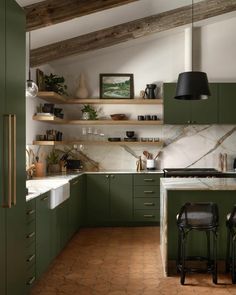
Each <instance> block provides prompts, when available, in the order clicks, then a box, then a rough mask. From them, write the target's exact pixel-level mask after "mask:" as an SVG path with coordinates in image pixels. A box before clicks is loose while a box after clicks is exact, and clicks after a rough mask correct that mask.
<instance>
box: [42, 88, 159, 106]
mask: <svg viewBox="0 0 236 295" xmlns="http://www.w3.org/2000/svg"><path fill="white" fill-rule="evenodd" d="M37 96H38V97H39V98H41V99H43V100H46V101H48V102H50V103H56V104H141V105H143V104H145V105H158V104H163V100H162V99H142V98H134V99H99V98H86V99H81V98H77V99H76V98H71V97H65V96H62V95H60V94H58V93H56V92H53V91H41V92H39V93H38V95H37Z"/></svg>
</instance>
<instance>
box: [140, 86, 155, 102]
mask: <svg viewBox="0 0 236 295" xmlns="http://www.w3.org/2000/svg"><path fill="white" fill-rule="evenodd" d="M156 87H157V86H156V84H147V85H146V89H145V91H144V96H143V98H148V99H154V98H156V93H155V89H156Z"/></svg>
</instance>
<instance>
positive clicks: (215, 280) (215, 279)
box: [212, 230, 217, 284]
mask: <svg viewBox="0 0 236 295" xmlns="http://www.w3.org/2000/svg"><path fill="white" fill-rule="evenodd" d="M213 239H214V243H213V255H214V266H213V273H212V276H213V283H214V284H217V231H215V230H214V231H213Z"/></svg>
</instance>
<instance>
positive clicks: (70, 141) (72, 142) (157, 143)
mask: <svg viewBox="0 0 236 295" xmlns="http://www.w3.org/2000/svg"><path fill="white" fill-rule="evenodd" d="M65 144H84V145H120V146H121V145H152V146H157V147H161V146H163V141H155V142H154V141H133V142H132V141H116V142H111V141H76V140H66V141H33V145H44V146H54V145H65Z"/></svg>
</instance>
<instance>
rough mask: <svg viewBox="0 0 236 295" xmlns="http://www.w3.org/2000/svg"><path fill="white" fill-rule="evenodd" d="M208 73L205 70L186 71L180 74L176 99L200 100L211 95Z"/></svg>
mask: <svg viewBox="0 0 236 295" xmlns="http://www.w3.org/2000/svg"><path fill="white" fill-rule="evenodd" d="M210 95H211V93H210V89H209V85H208V79H207V74H206V73H204V72H184V73H180V74H179V78H178V82H177V87H176V94H175V98H176V99H183V100H200V99H207V98H208V96H210Z"/></svg>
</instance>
